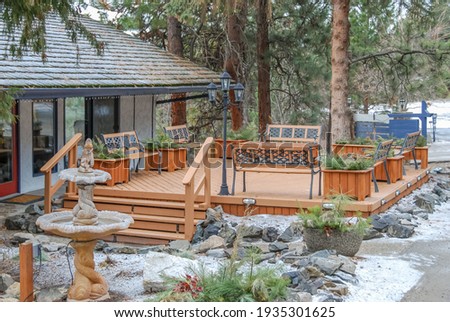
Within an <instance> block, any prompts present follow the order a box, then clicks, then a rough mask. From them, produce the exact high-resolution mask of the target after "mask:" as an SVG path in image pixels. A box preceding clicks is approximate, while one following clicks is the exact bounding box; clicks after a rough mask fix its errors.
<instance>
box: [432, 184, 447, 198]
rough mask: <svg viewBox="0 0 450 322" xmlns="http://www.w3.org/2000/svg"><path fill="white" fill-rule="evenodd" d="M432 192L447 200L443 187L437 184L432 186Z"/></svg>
mask: <svg viewBox="0 0 450 322" xmlns="http://www.w3.org/2000/svg"><path fill="white" fill-rule="evenodd" d="M432 192H433V193H435V194H436V195H438V196H439V197H441V198H442V199H443V201H447V198H448V197H447V193H446V192H445V191H444V189H442V188H441V187H439V186H438V185H436V186H434V188H433V191H432Z"/></svg>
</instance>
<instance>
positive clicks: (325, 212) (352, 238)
mask: <svg viewBox="0 0 450 322" xmlns="http://www.w3.org/2000/svg"><path fill="white" fill-rule="evenodd" d="M349 201H350V199H349V197H348V196H346V195H344V194H339V195H336V196H334V197H333V198H332V199H331V202H330V203H329V204H327V205H326V207H323V206H314V207H311V208H308V210H307V211H303V210H302V211H300V213H299V217H300V220H301V226H302V229H303V240H304V242H305V244H306V247H307V248H308V250H309V251H311V252H315V251H318V250H322V249H333V250H336V252H337V253H338V254H341V255H345V256H355V254H356V253H357V252H358V250H359V248H360V246H361V243H362V240H363V237H364V234H365V231H366V229H367V228H369V226H370V223H369V220H367V219H364V218H361V216H358V217H349V218H346V217H345V205H346V204H347V203H348V202H349Z"/></svg>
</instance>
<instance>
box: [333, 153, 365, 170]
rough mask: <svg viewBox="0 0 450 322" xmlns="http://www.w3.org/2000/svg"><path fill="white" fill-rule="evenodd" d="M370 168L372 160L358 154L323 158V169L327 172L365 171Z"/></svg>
mask: <svg viewBox="0 0 450 322" xmlns="http://www.w3.org/2000/svg"><path fill="white" fill-rule="evenodd" d="M371 166H373V160H371V159H370V158H367V157H366V156H362V155H358V154H349V155H346V156H341V155H330V156H327V157H326V158H325V168H326V169H329V170H366V169H368V168H370V167H371Z"/></svg>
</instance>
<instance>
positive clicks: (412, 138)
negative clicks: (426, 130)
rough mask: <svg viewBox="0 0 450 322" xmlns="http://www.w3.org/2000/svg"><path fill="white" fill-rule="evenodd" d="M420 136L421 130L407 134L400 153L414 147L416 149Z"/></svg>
mask: <svg viewBox="0 0 450 322" xmlns="http://www.w3.org/2000/svg"><path fill="white" fill-rule="evenodd" d="M419 136H420V131H417V132H412V133H408V134H406V137H405V139H404V140H403V144H402V148H401V151H400V153H402V152H404V151H411V150H412V149H414V148H415V147H416V144H417V140H418V139H419Z"/></svg>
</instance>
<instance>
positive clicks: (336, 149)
mask: <svg viewBox="0 0 450 322" xmlns="http://www.w3.org/2000/svg"><path fill="white" fill-rule="evenodd" d="M375 145H376V141H373V140H372V139H370V138H356V139H354V140H351V141H350V140H336V143H334V144H333V153H334V154H344V155H345V154H365V153H366V151H370V150H373V149H374V148H375Z"/></svg>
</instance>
